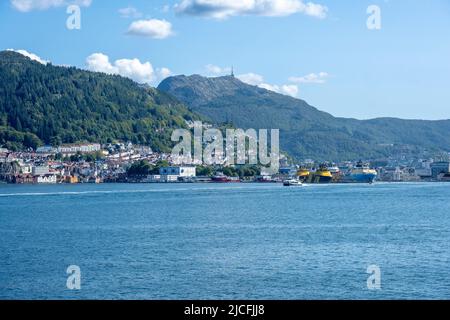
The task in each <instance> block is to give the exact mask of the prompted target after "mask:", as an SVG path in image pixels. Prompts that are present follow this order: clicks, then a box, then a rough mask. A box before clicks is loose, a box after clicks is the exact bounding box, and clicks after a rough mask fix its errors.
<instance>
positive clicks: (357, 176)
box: [343, 161, 378, 183]
mask: <svg viewBox="0 0 450 320" xmlns="http://www.w3.org/2000/svg"><path fill="white" fill-rule="evenodd" d="M377 176H378V173H377V171H376V170H374V169H371V168H370V167H369V165H368V164H366V163H363V162H362V161H359V162H358V164H357V165H356V167H354V168H353V169H351V170H350V171H349V172H348V173H347V174H346V175H345V176H344V177H343V182H347V183H373V182H374V181H375V179H376V178H377Z"/></svg>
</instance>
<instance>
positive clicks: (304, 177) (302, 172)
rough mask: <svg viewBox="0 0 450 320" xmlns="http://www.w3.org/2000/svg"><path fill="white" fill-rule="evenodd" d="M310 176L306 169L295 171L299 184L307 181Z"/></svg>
mask: <svg viewBox="0 0 450 320" xmlns="http://www.w3.org/2000/svg"><path fill="white" fill-rule="evenodd" d="M310 174H311V173H310V172H309V170H308V169H306V168H300V169H299V170H298V171H297V177H298V179H299V180H300V181H301V182H305V181H307V180H308V178H309V175H310Z"/></svg>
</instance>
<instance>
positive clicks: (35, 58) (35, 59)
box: [6, 49, 49, 64]
mask: <svg viewBox="0 0 450 320" xmlns="http://www.w3.org/2000/svg"><path fill="white" fill-rule="evenodd" d="M6 51H14V52H17V53H20V54H21V55H23V56H25V57H28V58H30V59H31V60H33V61H37V62H39V63H41V64H47V63H49V61H46V60H44V59H41V58H40V57H39V56H37V55H35V54H34V53H30V52H28V51H26V50H14V49H7V50H6Z"/></svg>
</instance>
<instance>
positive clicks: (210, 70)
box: [205, 64, 231, 76]
mask: <svg viewBox="0 0 450 320" xmlns="http://www.w3.org/2000/svg"><path fill="white" fill-rule="evenodd" d="M205 68H206V73H207V74H208V76H223V75H226V74H230V73H231V68H229V67H226V68H222V67H219V66H216V65H213V64H208V65H207V66H206V67H205Z"/></svg>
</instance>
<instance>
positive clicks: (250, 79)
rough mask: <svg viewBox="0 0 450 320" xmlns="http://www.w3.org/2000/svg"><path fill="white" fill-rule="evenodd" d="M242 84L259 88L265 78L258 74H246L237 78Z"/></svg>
mask: <svg viewBox="0 0 450 320" xmlns="http://www.w3.org/2000/svg"><path fill="white" fill-rule="evenodd" d="M237 77H238V79H239V80H241V81H242V82H245V83H248V84H251V85H252V86H258V85H261V84H262V83H264V78H263V76H261V75H259V74H256V73H246V74H241V75H238V76H237Z"/></svg>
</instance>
